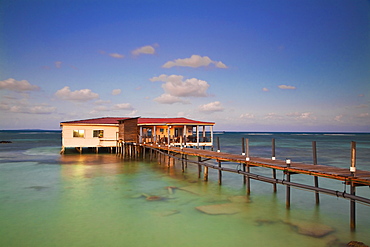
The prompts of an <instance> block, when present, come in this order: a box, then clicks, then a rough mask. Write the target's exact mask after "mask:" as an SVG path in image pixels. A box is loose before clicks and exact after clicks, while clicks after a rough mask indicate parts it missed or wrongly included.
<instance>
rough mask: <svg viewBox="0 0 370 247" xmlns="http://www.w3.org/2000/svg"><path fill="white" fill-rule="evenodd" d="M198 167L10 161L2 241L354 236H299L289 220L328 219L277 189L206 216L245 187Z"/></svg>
mask: <svg viewBox="0 0 370 247" xmlns="http://www.w3.org/2000/svg"><path fill="white" fill-rule="evenodd" d="M194 168H195V167H190V165H189V167H188V169H187V171H186V172H185V173H184V174H182V172H181V167H180V164H179V163H178V164H176V165H175V167H170V168H167V167H165V166H163V165H158V164H156V163H150V162H138V161H129V160H121V159H120V158H117V157H116V156H115V155H111V154H104V155H103V154H102V155H87V154H86V155H65V156H62V157H61V159H60V165H48V164H40V163H37V162H14V163H3V164H1V167H0V169H1V175H0V177H1V180H0V181H1V202H2V203H1V205H0V219H1V222H2V224H1V226H0V236H1V238H0V246H245V245H249V246H256V245H267V246H282V245H284V246H297V243H299V246H327V243H328V242H330V241H332V240H333V239H334V238H337V239H342V240H343V241H347V240H348V238H350V235H348V234H345V236H343V232H341V231H342V230H341V229H340V227H339V228H338V227H337V226H335V225H334V226H333V227H334V228H335V229H336V232H334V233H332V234H329V235H327V236H325V237H323V238H314V237H310V236H305V235H302V234H299V233H297V231H296V229H294V227H291V226H290V225H287V224H285V223H283V221H287V220H289V219H290V220H297V219H299V220H304V221H305V222H316V223H317V222H320V221H325V217H322V216H321V215H320V213H319V212H317V211H315V210H311V211H302V210H300V209H294V210H290V211H286V210H285V206H284V201H283V200H284V199H283V198H279V195H275V196H274V195H273V193H271V194H268V195H263V194H259V193H257V194H256V195H253V194H252V195H251V196H250V198H249V199H250V201H251V202H249V203H240V202H236V203H234V204H233V205H234V207H236V208H237V210H239V211H240V212H239V213H236V214H232V215H208V214H205V213H202V212H200V211H198V210H197V209H196V207H199V206H203V205H215V204H224V203H230V200H229V199H230V198H232V197H233V196H240V195H244V189H243V187H242V186H241V187H237V188H231V187H230V186H221V187H220V186H218V185H217V183H216V182H217V180H216V181H209V182H208V183H205V182H203V181H201V180H198V178H197V174H196V171H195V169H194ZM168 186H171V187H173V189H168V188H167V187H168ZM175 187H176V188H175ZM269 187H270V186H269ZM143 194H145V195H146V196H149V195H152V196H160V197H162V198H164V199H163V200H160V201H150V200H146V198H145V196H143ZM325 223H327V222H325ZM330 223H332V224H337V223H338V222H337V223H336V222H335V220H333V221H332V222H330ZM344 223H345V222H344ZM344 228H347V226H346V227H344Z"/></svg>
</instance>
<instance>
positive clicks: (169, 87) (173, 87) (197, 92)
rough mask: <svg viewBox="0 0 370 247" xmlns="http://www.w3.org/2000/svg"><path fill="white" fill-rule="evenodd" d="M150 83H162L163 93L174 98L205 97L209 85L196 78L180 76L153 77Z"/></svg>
mask: <svg viewBox="0 0 370 247" xmlns="http://www.w3.org/2000/svg"><path fill="white" fill-rule="evenodd" d="M150 80H151V81H163V82H165V83H164V84H163V85H162V88H163V89H164V91H165V93H166V94H168V95H171V96H176V97H207V96H208V95H207V89H208V88H209V84H208V83H207V82H206V81H203V80H199V79H196V78H191V79H186V80H184V77H183V76H181V75H170V76H167V75H164V74H162V75H160V76H158V77H153V78H151V79H150Z"/></svg>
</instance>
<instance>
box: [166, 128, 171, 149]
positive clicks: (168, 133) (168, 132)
mask: <svg viewBox="0 0 370 247" xmlns="http://www.w3.org/2000/svg"><path fill="white" fill-rule="evenodd" d="M170 133H171V126H169V125H167V146H168V147H170V143H171V141H170V138H171V136H170Z"/></svg>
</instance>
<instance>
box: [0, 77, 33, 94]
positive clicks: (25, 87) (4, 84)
mask: <svg viewBox="0 0 370 247" xmlns="http://www.w3.org/2000/svg"><path fill="white" fill-rule="evenodd" d="M1 89H7V90H10V91H17V92H24V91H37V90H40V87H39V86H36V85H32V84H30V83H29V82H28V81H26V80H22V81H17V80H15V79H13V78H9V79H7V80H4V81H0V90H1Z"/></svg>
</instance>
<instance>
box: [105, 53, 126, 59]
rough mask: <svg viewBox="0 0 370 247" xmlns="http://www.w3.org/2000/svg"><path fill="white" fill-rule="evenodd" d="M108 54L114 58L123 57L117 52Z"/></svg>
mask: <svg viewBox="0 0 370 247" xmlns="http://www.w3.org/2000/svg"><path fill="white" fill-rule="evenodd" d="M109 56H111V57H114V58H124V57H125V56H124V55H122V54H119V53H110V54H109Z"/></svg>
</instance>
